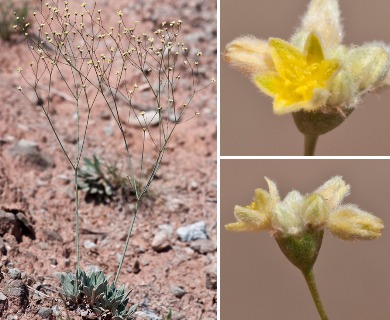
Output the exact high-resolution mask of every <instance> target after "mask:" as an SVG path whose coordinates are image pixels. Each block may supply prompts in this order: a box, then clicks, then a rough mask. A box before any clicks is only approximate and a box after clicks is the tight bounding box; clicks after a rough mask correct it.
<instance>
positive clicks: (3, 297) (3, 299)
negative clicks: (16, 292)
mask: <svg viewBox="0 0 390 320" xmlns="http://www.w3.org/2000/svg"><path fill="white" fill-rule="evenodd" d="M6 300H7V296H6V295H5V294H4V293H2V292H1V291H0V301H2V302H3V301H6Z"/></svg>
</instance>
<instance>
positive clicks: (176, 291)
mask: <svg viewBox="0 0 390 320" xmlns="http://www.w3.org/2000/svg"><path fill="white" fill-rule="evenodd" d="M169 292H170V293H171V294H173V295H174V296H175V297H176V298H179V299H180V298H181V297H183V296H184V295H185V294H186V291H185V290H184V288H183V287H179V286H172V287H170V288H169Z"/></svg>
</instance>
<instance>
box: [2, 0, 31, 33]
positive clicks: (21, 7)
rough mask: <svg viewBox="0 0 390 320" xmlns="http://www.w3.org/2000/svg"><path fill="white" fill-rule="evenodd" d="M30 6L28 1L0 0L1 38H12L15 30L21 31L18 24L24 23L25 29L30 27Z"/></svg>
mask: <svg viewBox="0 0 390 320" xmlns="http://www.w3.org/2000/svg"><path fill="white" fill-rule="evenodd" d="M28 11H29V7H28V4H27V3H18V4H16V3H15V1H13V0H8V1H1V2H0V38H1V39H3V40H10V39H11V35H12V33H14V32H19V33H20V32H21V31H22V30H21V29H18V28H17V26H18V24H20V23H21V21H22V23H23V27H24V30H27V29H28V27H29V22H28V21H27V14H28Z"/></svg>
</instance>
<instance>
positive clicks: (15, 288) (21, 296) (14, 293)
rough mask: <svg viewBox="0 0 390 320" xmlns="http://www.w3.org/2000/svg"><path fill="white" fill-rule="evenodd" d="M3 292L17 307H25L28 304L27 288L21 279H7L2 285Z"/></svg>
mask: <svg viewBox="0 0 390 320" xmlns="http://www.w3.org/2000/svg"><path fill="white" fill-rule="evenodd" d="M4 294H5V295H6V296H7V297H8V298H9V299H10V300H13V303H15V304H16V305H18V306H19V307H22V308H25V307H26V306H27V304H28V290H27V287H26V285H25V284H24V283H23V281H22V280H19V279H18V280H11V281H8V282H7V283H6V285H5V287H4Z"/></svg>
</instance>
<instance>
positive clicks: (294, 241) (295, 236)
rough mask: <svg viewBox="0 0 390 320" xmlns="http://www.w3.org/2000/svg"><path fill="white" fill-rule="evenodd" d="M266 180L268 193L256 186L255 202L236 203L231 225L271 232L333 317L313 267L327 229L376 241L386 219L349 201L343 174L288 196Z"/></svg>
mask: <svg viewBox="0 0 390 320" xmlns="http://www.w3.org/2000/svg"><path fill="white" fill-rule="evenodd" d="M265 180H266V181H267V184H268V191H267V190H264V189H260V188H259V189H256V190H255V195H254V198H253V202H252V204H251V205H249V206H245V207H242V206H238V205H236V206H235V207H234V215H235V217H236V220H237V221H236V222H233V223H229V224H227V225H225V228H226V230H227V231H238V232H242V231H244V232H245V231H249V232H258V231H263V230H268V231H269V232H270V234H271V235H272V236H273V237H274V238H275V240H276V242H277V244H278V246H279V248H280V250H281V251H282V253H283V254H284V256H285V257H286V258H287V259H288V260H289V261H290V262H291V263H292V264H293V265H294V266H295V267H297V268H298V269H299V270H300V271H301V273H302V275H303V277H304V278H305V280H306V283H307V286H308V288H309V290H310V293H311V295H312V298H313V301H314V304H315V306H316V308H317V311H318V313H319V315H320V318H321V319H322V320H328V319H329V318H328V316H327V313H326V311H325V308H324V306H323V304H322V302H321V299H320V295H319V292H318V289H317V285H316V281H315V277H314V271H313V266H314V264H315V262H316V260H317V257H318V254H319V251H320V249H321V245H322V240H323V235H324V230H325V229H328V230H329V231H330V233H331V234H332V235H334V236H336V237H337V238H339V239H342V240H373V239H376V238H378V237H380V236H381V233H382V230H383V228H384V225H383V221H382V219H380V218H378V217H376V216H374V215H373V214H371V213H369V212H366V211H364V210H362V209H359V208H358V207H357V206H356V205H354V204H344V203H343V202H344V199H345V198H346V197H347V196H348V195H349V193H350V189H351V188H350V186H349V185H348V184H346V183H345V181H344V180H343V179H342V177H340V176H335V177H333V178H330V179H329V180H328V181H326V182H325V183H324V184H322V185H321V186H320V187H319V188H317V189H316V190H314V191H313V192H311V193H308V194H306V195H302V194H301V193H300V192H298V191H296V190H293V191H291V192H289V193H288V194H287V195H286V197H285V198H284V199H282V198H281V197H280V195H279V191H278V188H277V186H276V183H275V182H274V181H272V180H270V179H268V178H265Z"/></svg>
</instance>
